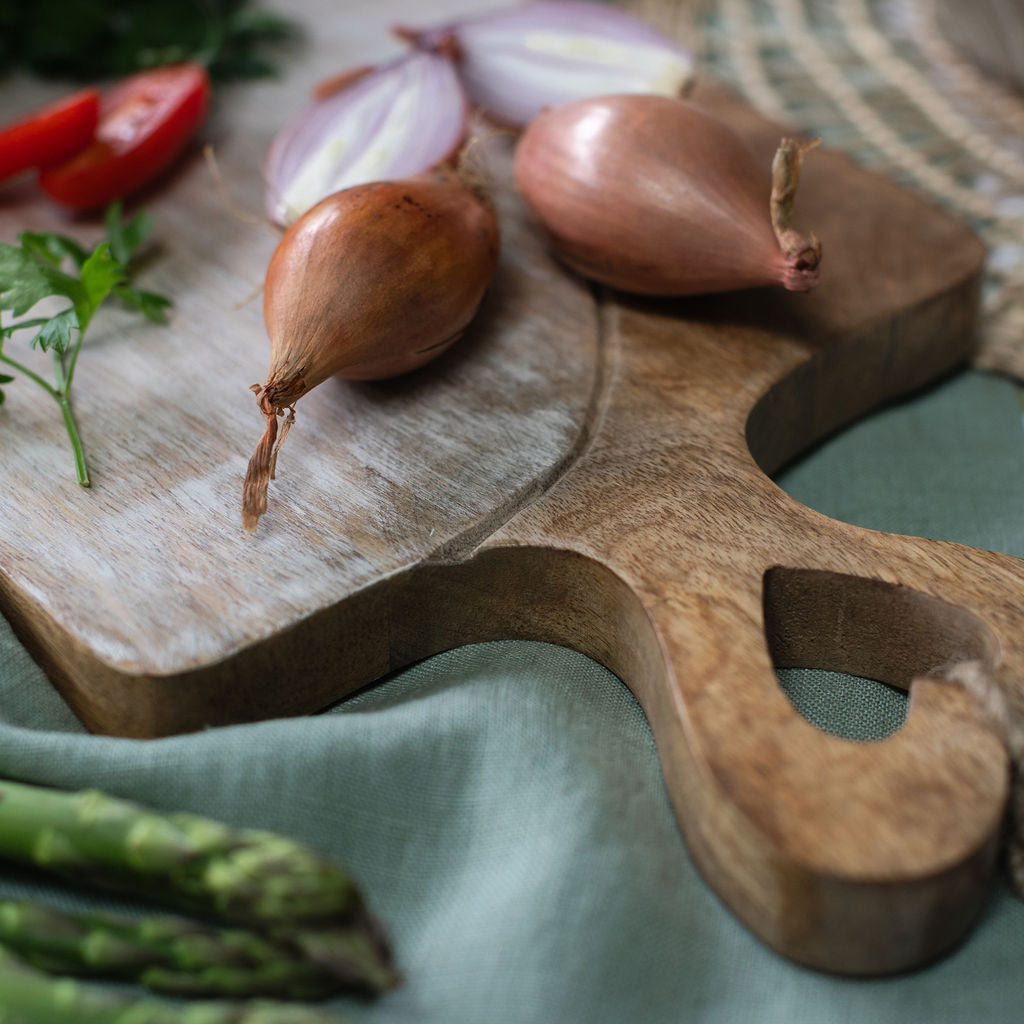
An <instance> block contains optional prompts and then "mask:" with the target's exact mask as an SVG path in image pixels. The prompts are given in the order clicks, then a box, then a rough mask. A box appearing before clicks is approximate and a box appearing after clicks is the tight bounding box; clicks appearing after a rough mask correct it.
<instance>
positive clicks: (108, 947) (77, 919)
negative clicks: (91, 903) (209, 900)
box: [0, 899, 395, 999]
mask: <svg viewBox="0 0 1024 1024" xmlns="http://www.w3.org/2000/svg"><path fill="white" fill-rule="evenodd" d="M339 931H340V930H339ZM342 934H343V933H342ZM349 938H350V940H351V941H350V942H349V945H348V947H347V948H346V949H344V950H343V952H344V953H345V954H346V956H345V964H346V969H347V971H348V977H346V978H341V977H339V974H340V970H339V969H337V968H333V969H332V968H331V967H325V966H321V965H320V964H319V963H317V962H316V959H317V958H314V957H311V956H309V955H308V954H306V953H305V952H304V951H303V950H302V949H300V948H299V947H298V946H296V945H295V944H293V943H290V942H287V941H275V940H273V939H271V938H269V937H267V936H263V935H260V934H258V933H256V932H253V931H250V930H246V929H241V928H216V927H214V926H212V925H207V924H202V923H199V922H197V921H190V920H185V919H183V918H179V917H170V916H166V915H149V916H146V917H143V918H131V917H124V916H118V915H114V914H95V913H91V914H70V913H64V912H63V911H59V910H56V909H53V908H50V907H44V906H41V905H40V904H38V903H27V902H22V901H16V900H4V899H0V943H2V944H3V945H5V946H7V947H8V948H9V949H11V950H13V951H15V952H16V953H17V954H18V955H19V956H21V957H22V958H23V959H24V960H26V961H27V962H28V963H30V964H32V965H34V966H35V967H39V968H42V969H43V970H46V971H50V972H51V973H61V974H76V975H82V974H85V975H92V976H94V977H103V978H118V979H124V980H129V981H136V982H138V983H140V984H142V985H144V986H145V987H146V988H149V989H152V990H153V991H156V992H169V993H173V994H175V995H187V996H233V997H239V996H275V997H280V998H286V999H321V998H324V997H326V996H328V995H333V994H336V993H338V992H340V991H342V990H345V989H360V990H363V991H369V992H379V991H382V990H383V989H385V988H388V987H390V986H391V985H392V984H394V981H395V977H394V973H393V972H392V971H391V969H390V968H389V967H387V966H386V965H384V964H382V963H381V962H380V960H379V958H378V957H377V956H376V955H375V951H374V950H373V949H372V947H370V944H369V940H368V939H367V938H366V936H365V935H364V934H363V933H362V932H360V931H355V932H353V933H352V934H351V935H350V936H349ZM318 959H320V960H321V961H322V960H323V957H319V958H318Z"/></svg>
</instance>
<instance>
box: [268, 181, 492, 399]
mask: <svg viewBox="0 0 1024 1024" xmlns="http://www.w3.org/2000/svg"><path fill="white" fill-rule="evenodd" d="M498 249H499V236H498V222H497V218H496V216H495V212H494V209H493V207H492V205H491V203H490V201H489V200H488V199H487V198H486V197H485V196H483V195H481V194H479V193H478V192H476V191H475V190H474V189H473V188H471V187H469V186H468V185H466V184H464V183H463V182H462V181H461V180H460V179H459V178H458V177H457V176H455V175H448V174H445V173H438V174H435V175H423V176H420V177H417V178H412V179H408V180H405V181H384V182H373V183H370V184H368V185H358V186H356V187H354V188H350V189H346V190H344V191H342V192H337V193H335V194H334V195H331V196H328V197H327V198H326V199H324V200H323V201H321V202H320V203H318V204H317V205H316V206H315V207H313V209H311V210H309V211H308V212H307V213H305V214H304V215H303V216H302V217H301V218H300V219H299V220H297V221H296V222H295V223H294V224H293V225H292V226H291V227H290V228H289V229H288V231H287V232H285V234H284V237H283V238H282V240H281V243H280V244H279V245H278V247H277V250H276V251H275V253H274V255H273V257H272V258H271V261H270V265H269V266H268V268H267V277H266V287H265V290H264V301H263V315H264V320H265V322H266V327H267V333H268V335H269V336H270V342H271V366H270V370H269V372H268V375H267V384H266V392H267V393H268V402H269V403H270V404H271V405H273V406H279V407H287V406H289V405H291V404H292V403H294V401H295V400H296V399H297V398H298V397H299V396H300V395H301V394H304V393H305V392H306V391H309V390H310V389H311V388H314V387H316V386H317V384H319V383H321V382H322V381H324V380H326V379H327V378H328V377H331V376H333V375H335V374H338V375H340V376H342V377H346V378H348V379H351V380H379V379H383V378H386V377H394V376H397V375H398V374H402V373H407V372H409V371H410V370H414V369H416V368H417V367H419V366H422V365H423V364H424V363H426V362H428V361H430V360H431V359H434V358H436V357H437V356H438V355H440V354H441V352H443V351H444V350H445V349H446V348H448V347H449V346H450V345H451V344H452V343H453V342H454V341H455V340H456V339H457V338H458V337H459V335H461V333H462V332H463V331H464V330H465V328H466V327H467V326H468V324H469V322H470V320H472V318H473V316H474V315H475V313H476V311H477V308H478V307H479V305H480V303H481V301H482V300H483V297H484V294H485V292H486V291H487V288H488V287H489V285H490V283H491V280H492V278H493V276H494V272H495V269H496V266H497V260H498Z"/></svg>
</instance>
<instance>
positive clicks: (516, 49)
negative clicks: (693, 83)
mask: <svg viewBox="0 0 1024 1024" xmlns="http://www.w3.org/2000/svg"><path fill="white" fill-rule="evenodd" d="M395 33H396V35H399V36H400V37H401V38H403V39H406V40H407V41H409V42H412V43H413V45H415V46H417V47H419V48H420V49H421V50H424V51H430V52H437V53H454V54H456V56H457V59H458V65H459V73H460V75H461V76H462V82H463V85H464V86H465V87H466V92H467V93H468V95H469V98H470V99H471V100H472V101H473V103H475V104H476V105H477V106H479V107H480V108H482V109H483V110H484V111H485V112H486V113H487V114H489V115H490V116H491V117H492V118H493V119H495V120H497V121H500V122H502V123H503V124H507V125H510V126H514V127H520V128H521V127H524V126H525V125H527V124H529V122H530V121H532V120H533V118H534V117H535V116H536V115H537V114H538V113H540V111H541V110H542V109H543V108H544V107H553V106H557V105H559V104H561V103H568V102H569V101H570V100H577V99H585V98H587V97H591V96H601V95H607V94H610V93H656V94H659V95H664V96H679V95H681V94H682V93H683V92H684V91H685V90H686V87H687V86H688V85H689V83H690V80H691V78H692V75H693V57H692V56H691V55H690V53H689V52H688V51H687V50H686V49H685V48H683V47H682V46H680V45H679V44H678V43H676V42H674V41H673V40H671V39H667V38H666V37H665V36H663V35H662V34H661V33H660V32H657V31H656V30H654V29H652V28H651V27H650V26H648V25H645V24H644V23H643V22H642V21H639V20H637V19H636V18H635V17H633V16H632V15H630V14H627V13H626V12H625V11H622V10H618V9H616V8H614V7H612V6H611V5H609V4H606V3H589V2H587V0H536V2H533V3H526V4H522V5H518V6H516V7H509V8H505V9H502V10H499V11H494V12H492V13H489V14H483V15H478V16H475V17H472V18H468V19H466V20H465V21H459V22H454V23H451V24H447V25H442V26H437V27H434V28H428V29H422V30H420V29H408V28H404V27H403V28H396V29H395Z"/></svg>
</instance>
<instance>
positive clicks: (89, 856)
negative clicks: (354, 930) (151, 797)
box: [0, 780, 363, 927]
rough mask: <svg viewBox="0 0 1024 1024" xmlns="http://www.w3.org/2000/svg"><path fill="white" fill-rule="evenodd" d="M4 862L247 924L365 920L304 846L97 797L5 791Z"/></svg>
mask: <svg viewBox="0 0 1024 1024" xmlns="http://www.w3.org/2000/svg"><path fill="white" fill-rule="evenodd" d="M0 856H6V857H9V858H12V859H14V860H18V861H22V862H24V863H27V864H35V865H37V866H39V867H42V868H46V869H47V870H50V871H53V872H55V873H58V874H61V875H64V876H66V877H69V878H72V879H74V880H76V881H84V882H91V883H94V884H100V885H105V886H110V887H113V888H116V889H120V890H122V891H128V892H134V893H138V894H141V895H146V896H150V897H154V898H157V899H159V901H160V902H164V903H169V904H172V905H175V906H177V907H178V908H180V909H182V910H187V911H198V912H205V913H209V914H212V915H213V916H216V917H219V918H221V919H223V920H226V921H237V922H241V923H245V924H255V925H263V926H267V925H278V926H288V927H294V926H296V925H300V924H304V923H312V922H323V921H332V922H336V921H337V920H338V919H339V918H341V919H345V918H354V917H358V916H359V915H360V914H361V913H362V912H363V904H362V900H361V898H360V895H359V892H358V890H357V889H356V886H355V885H354V884H353V882H352V881H351V879H350V878H349V877H348V876H347V875H346V874H345V872H344V871H342V870H341V869H340V868H339V867H338V866H337V865H335V864H333V863H331V862H330V861H328V860H327V859H325V858H324V857H322V856H320V855H319V854H317V853H316V852H315V851H313V850H311V849H309V848H308V847H306V846H303V845H302V844H300V843H298V842H295V841H293V840H291V839H287V838H285V837H284V836H279V835H275V834H274V833H271V832H264V831H260V830H256V829H242V828H232V827H231V826H229V825H225V824H222V823H221V822H218V821H213V820H212V819H210V818H204V817H200V816H199V815H195V814H187V813H182V812H178V813H167V814H164V813H160V812H157V811H155V810H152V809H150V808H147V807H144V806H142V805H140V804H135V803H131V802H129V801H127V800H120V799H117V798H115V797H111V796H109V795H107V794H105V793H101V792H99V791H97V790H83V791H79V792H73V793H69V792H62V791H60V790H54V789H48V788H44V787H40V786H31V785H26V784H24V783H19V782H9V781H6V780H5V781H3V782H0Z"/></svg>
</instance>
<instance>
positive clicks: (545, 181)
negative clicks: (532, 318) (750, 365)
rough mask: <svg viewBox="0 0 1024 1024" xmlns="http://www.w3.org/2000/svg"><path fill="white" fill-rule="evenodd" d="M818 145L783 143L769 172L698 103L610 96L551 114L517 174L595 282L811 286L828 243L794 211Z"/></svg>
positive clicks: (556, 236)
mask: <svg viewBox="0 0 1024 1024" xmlns="http://www.w3.org/2000/svg"><path fill="white" fill-rule="evenodd" d="M813 145H814V143H813V142H810V143H808V142H800V141H797V140H795V139H784V140H783V141H782V143H781V144H780V146H779V148H778V150H777V152H776V154H775V158H774V161H773V164H772V167H771V170H770V173H769V169H768V168H767V167H765V166H761V165H759V163H758V162H757V161H756V160H755V159H754V157H753V155H752V154H751V152H750V150H749V149H748V148H747V146H746V144H745V143H744V142H743V141H742V140H741V139H740V138H739V137H738V136H737V135H736V134H735V133H734V132H733V131H732V130H731V129H730V128H728V127H727V126H726V125H725V124H724V123H722V122H721V121H720V120H718V119H717V118H715V117H713V116H712V115H711V114H710V113H708V112H706V111H705V110H703V109H701V108H700V107H698V106H696V105H694V104H692V103H689V102H687V101H684V100H677V99H669V98H666V97H662V96H633V95H625V96H621V95H620V96H603V97H597V98H594V99H586V100H579V101H577V102H574V103H568V104H564V105H563V106H560V107H555V108H552V109H550V110H545V111H543V112H542V113H541V114H540V115H539V116H538V117H537V118H536V119H535V120H534V121H533V122H532V124H531V125H530V126H529V128H528V129H527V130H526V132H525V133H524V134H523V136H522V138H521V139H520V141H519V145H518V148H517V150H516V157H515V176H516V183H517V185H518V186H519V189H520V191H521V192H522V194H523V196H524V197H525V199H526V201H527V203H528V204H529V206H530V207H531V208H532V209H533V211H534V213H535V214H536V215H537V217H538V218H539V220H540V221H541V223H542V224H543V225H544V227H545V228H546V229H547V232H548V234H549V235H550V238H551V241H552V243H553V245H554V248H555V250H556V252H557V253H558V255H559V256H560V257H561V259H562V260H563V261H564V262H565V263H566V264H568V265H569V266H570V267H572V268H573V269H574V270H576V271H578V272H579V273H581V274H583V275H584V276H585V277H588V278H591V279H592V280H595V281H599V282H601V283H603V284H608V285H611V286H613V287H615V288H620V289H622V290H623V291H628V292H634V293H637V294H642V295H665V296H670V295H675V296H681V295H699V294H704V293H709V292H724V291H733V290H735V289H740V288H754V287H760V286H763V285H773V284H774V285H781V286H782V287H784V288H787V289H789V290H790V291H798V292H803V291H809V290H810V289H811V288H813V287H814V286H815V285H816V284H817V283H818V264H819V262H820V260H821V245H820V243H819V242H818V240H817V239H816V238H815V237H814V236H813V235H810V236H809V237H805V236H804V235H802V234H800V233H799V232H798V231H797V230H796V229H795V228H794V227H793V224H792V210H793V202H794V198H795V195H796V187H797V183H798V181H799V176H800V166H801V162H802V160H803V157H804V154H805V153H806V151H807V150H808V149H809V148H811V147H812V146H813Z"/></svg>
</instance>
